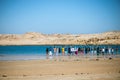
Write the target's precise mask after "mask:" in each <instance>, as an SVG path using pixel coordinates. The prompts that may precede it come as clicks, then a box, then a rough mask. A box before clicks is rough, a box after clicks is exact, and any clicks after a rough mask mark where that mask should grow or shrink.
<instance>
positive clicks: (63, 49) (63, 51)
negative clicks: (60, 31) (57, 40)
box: [62, 47, 65, 56]
mask: <svg viewBox="0 0 120 80" xmlns="http://www.w3.org/2000/svg"><path fill="white" fill-rule="evenodd" d="M64 53H65V48H64V47H62V56H64Z"/></svg>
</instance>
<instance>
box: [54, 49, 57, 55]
mask: <svg viewBox="0 0 120 80" xmlns="http://www.w3.org/2000/svg"><path fill="white" fill-rule="evenodd" d="M56 52H57V49H56V47H54V55H55V56H56Z"/></svg>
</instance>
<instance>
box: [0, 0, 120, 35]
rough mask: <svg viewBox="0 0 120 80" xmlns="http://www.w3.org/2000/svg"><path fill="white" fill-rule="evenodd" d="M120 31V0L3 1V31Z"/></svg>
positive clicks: (0, 8)
mask: <svg viewBox="0 0 120 80" xmlns="http://www.w3.org/2000/svg"><path fill="white" fill-rule="evenodd" d="M114 30H120V0H0V34H9V33H10V34H22V33H26V32H41V33H46V34H51V33H72V34H81V33H85V34H86V33H101V32H106V31H114Z"/></svg>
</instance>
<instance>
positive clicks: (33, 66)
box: [0, 57, 120, 80]
mask: <svg viewBox="0 0 120 80" xmlns="http://www.w3.org/2000/svg"><path fill="white" fill-rule="evenodd" d="M119 66H120V58H113V59H112V60H109V59H108V58H106V59H103V58H100V59H99V60H96V59H95V58H93V59H90V58H89V59H88V58H83V59H81V58H75V57H71V58H67V57H64V58H57V59H55V58H54V59H48V60H26V61H0V80H120V67H119Z"/></svg>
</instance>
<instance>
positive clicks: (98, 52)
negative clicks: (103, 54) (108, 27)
mask: <svg viewBox="0 0 120 80" xmlns="http://www.w3.org/2000/svg"><path fill="white" fill-rule="evenodd" d="M99 54H100V49H99V47H97V57H99Z"/></svg>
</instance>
